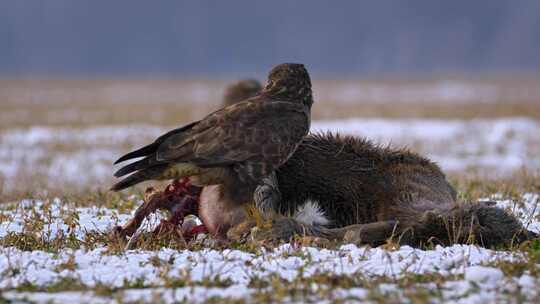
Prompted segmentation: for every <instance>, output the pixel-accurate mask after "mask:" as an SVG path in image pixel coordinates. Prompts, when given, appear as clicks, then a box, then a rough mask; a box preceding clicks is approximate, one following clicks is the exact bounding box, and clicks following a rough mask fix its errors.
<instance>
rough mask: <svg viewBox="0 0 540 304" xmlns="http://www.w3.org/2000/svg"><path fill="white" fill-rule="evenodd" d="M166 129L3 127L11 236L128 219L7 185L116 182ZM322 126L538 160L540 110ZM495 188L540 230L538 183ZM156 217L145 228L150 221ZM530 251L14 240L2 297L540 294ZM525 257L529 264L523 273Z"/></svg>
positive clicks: (492, 156)
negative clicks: (135, 151)
mask: <svg viewBox="0 0 540 304" xmlns="http://www.w3.org/2000/svg"><path fill="white" fill-rule="evenodd" d="M172 127H173V126H171V128H172ZM168 129H170V128H169V127H163V126H156V125H142V124H141V125H121V126H118V125H117V126H106V125H103V126H100V125H95V126H91V127H51V126H34V127H30V128H8V129H3V130H1V131H0V202H1V203H2V204H1V205H0V221H1V223H0V239H1V240H4V239H7V238H8V237H19V236H21V237H22V235H23V234H24V233H31V235H33V236H36V237H37V238H38V239H41V240H43V239H45V240H50V241H51V242H52V240H54V239H55V238H58V237H65V238H67V240H69V238H73V239H74V240H77V241H78V242H79V243H80V242H83V241H84V239H85V238H87V237H88V236H89V235H95V234H101V235H103V234H104V233H106V232H107V231H108V230H109V229H110V228H111V227H112V226H113V225H116V224H119V223H124V222H125V221H126V220H127V219H128V218H129V216H130V214H129V212H131V211H129V212H128V213H121V212H120V211H119V210H118V209H108V208H105V207H86V208H82V207H76V205H77V206H80V204H74V203H77V202H65V201H62V200H60V199H55V200H50V201H33V200H31V198H30V199H29V200H24V201H22V202H20V201H19V202H7V201H6V200H3V199H2V193H9V192H10V191H12V190H13V189H17V187H21V185H23V186H22V187H26V188H24V189H27V188H31V187H33V184H34V183H36V182H37V181H38V182H39V187H41V188H42V189H43V190H44V191H45V192H46V191H47V190H48V189H53V188H55V187H65V188H69V187H72V188H76V189H79V188H83V187H89V186H92V187H95V188H102V189H103V187H108V186H109V185H110V184H111V182H112V177H111V175H112V172H113V166H112V162H113V160H114V159H116V158H117V157H118V156H120V155H121V154H122V153H124V152H126V151H129V150H130V149H132V148H135V147H138V146H141V145H143V144H146V143H148V142H150V141H152V140H153V139H154V138H155V137H156V136H158V135H159V134H161V133H162V132H164V131H167V130H168ZM312 131H314V132H319V131H339V132H341V133H346V134H352V135H357V136H363V137H367V138H370V139H372V140H374V141H376V142H378V143H381V144H391V145H392V146H395V147H403V146H407V147H409V148H410V149H412V150H414V151H417V152H420V153H421V154H424V155H427V156H429V157H430V158H432V159H433V160H435V161H437V162H438V163H439V164H440V165H441V166H442V168H443V169H444V170H445V171H450V172H460V173H461V172H466V171H467V170H472V169H474V170H475V172H484V173H487V174H489V175H490V176H495V175H501V176H504V175H507V174H510V173H512V172H513V171H515V170H517V169H520V168H522V167H526V168H527V169H528V170H533V171H534V170H538V169H540V122H538V121H536V120H533V119H528V118H508V119H503V118H501V119H478V120H459V119H455V120H426V119H349V120H342V121H316V122H314V123H313V125H312ZM2 191H3V192H2ZM492 199H497V200H498V206H499V207H501V208H505V209H508V210H509V212H513V213H514V214H516V216H518V217H519V218H520V219H521V220H522V221H523V222H524V224H526V225H527V226H528V228H529V229H530V230H532V231H536V232H540V221H539V218H540V215H539V214H540V207H539V206H537V204H538V202H539V197H538V194H537V193H526V194H522V195H521V198H519V199H518V200H517V201H512V200H509V197H508V196H504V195H503V196H501V197H494V198H492ZM129 210H132V209H129ZM158 218H159V217H157V216H156V217H154V218H152V219H151V220H150V221H149V222H148V223H147V224H145V227H147V229H151V227H152V225H155V223H156V222H157V220H158ZM35 223H39V225H36V224H35ZM23 241H24V240H23ZM31 241H32V240H31V239H29V240H28V242H31ZM21 242H22V241H21ZM29 244H30V245H31V243H29ZM528 254H529V253H528V251H520V250H514V251H503V250H500V251H497V250H488V249H484V248H480V247H477V246H466V245H455V246H451V247H446V248H443V247H436V248H434V249H433V250H419V249H413V248H410V247H401V248H399V249H388V248H366V247H356V246H354V245H343V246H341V247H339V248H336V249H334V250H330V249H320V248H314V247H297V246H295V245H290V244H288V245H283V246H281V247H278V248H275V249H261V250H260V251H259V252H246V251H240V250H232V249H228V250H214V249H208V248H206V249H201V250H197V251H188V250H185V251H178V250H172V249H161V250H159V251H142V250H132V251H127V252H123V253H111V252H109V251H108V250H107V247H106V246H105V245H104V244H101V243H100V244H98V245H97V246H95V247H93V248H76V249H68V248H66V249H62V250H60V251H59V252H54V250H52V251H51V250H49V251H39V250H33V251H25V250H23V249H22V248H21V247H20V246H19V247H9V246H5V243H2V244H1V246H0V300H1V299H2V298H4V299H18V300H23V299H26V300H29V301H32V302H39V303H46V302H49V301H53V302H59V303H60V302H85V303H90V302H93V303H100V302H102V303H109V302H110V301H111V300H112V299H114V300H116V301H118V302H122V301H123V302H129V301H137V300H141V299H142V300H143V301H145V302H159V301H163V302H166V303H170V302H175V301H184V300H186V301H190V302H192V301H193V302H204V301H210V300H214V301H218V300H217V299H219V300H223V299H231V300H234V299H247V300H248V301H249V302H263V301H265V300H269V299H275V297H274V296H276V297H277V295H280V297H279V298H280V299H283V297H282V295H283V294H285V296H284V298H285V299H289V300H290V301H291V302H297V301H318V300H324V301H327V302H332V301H334V300H346V301H350V302H353V301H355V300H371V301H379V302H384V301H390V302H401V301H402V300H403V299H408V300H409V301H413V300H414V299H416V300H419V301H421V300H425V299H428V300H429V301H434V302H447V301H449V302H455V303H481V302H485V303H492V302H507V301H529V302H538V301H540V294H539V293H538V291H537V286H540V285H539V283H540V277H539V275H538V272H534V271H533V270H535V269H539V268H540V264H536V265H535V264H534V263H533V265H531V261H534V260H533V259H531V257H530V256H528ZM536 261H537V260H536ZM508 265H513V266H512V267H508ZM516 265H518V266H516ZM516 267H517V268H518V269H525V270H523V271H515V269H516ZM533 272H534V273H533Z"/></svg>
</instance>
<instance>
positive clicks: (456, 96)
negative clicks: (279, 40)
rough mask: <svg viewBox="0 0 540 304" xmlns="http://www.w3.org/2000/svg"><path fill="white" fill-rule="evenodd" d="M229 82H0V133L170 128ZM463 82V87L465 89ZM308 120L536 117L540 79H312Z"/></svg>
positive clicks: (212, 105)
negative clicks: (146, 125) (98, 126)
mask: <svg viewBox="0 0 540 304" xmlns="http://www.w3.org/2000/svg"><path fill="white" fill-rule="evenodd" d="M227 83H229V82H228V81H217V80H215V81H211V80H0V129H2V128H13V127H16V126H18V127H23V126H31V125H58V126H89V125H96V124H101V125H102V124H127V123H150V124H159V125H175V124H180V123H183V122H187V121H191V120H194V119H197V118H200V117H202V116H204V115H205V114H206V113H208V112H210V111H212V110H215V109H217V108H219V105H220V102H221V96H222V95H223V91H224V88H225V86H226V85H227ZM469 85H470V87H469ZM314 90H315V98H316V103H315V106H314V108H313V116H314V119H338V118H346V117H392V118H394V117H401V118H403V117H420V118H467V119H469V118H477V117H486V118H494V117H508V116H525V117H533V118H540V110H539V109H538V102H539V101H540V80H538V79H535V78H532V79H529V78H527V79H520V78H518V79H504V80H501V79H495V80H482V81H480V80H469V79H457V80H422V81H420V80H380V81H367V80H365V81H352V80H343V81H330V80H326V81H325V80H320V81H315V82H314Z"/></svg>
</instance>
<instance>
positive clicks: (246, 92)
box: [223, 79, 262, 107]
mask: <svg viewBox="0 0 540 304" xmlns="http://www.w3.org/2000/svg"><path fill="white" fill-rule="evenodd" d="M261 90H262V86H261V84H260V83H259V82H258V81H257V80H254V79H245V80H241V81H238V82H236V83H234V84H232V85H230V86H228V87H227V88H226V89H225V94H224V96H223V106H225V107H227V106H230V105H233V104H235V103H238V102H240V101H242V100H246V99H248V98H251V97H253V96H255V95H257V94H258V93H259V92H260V91H261Z"/></svg>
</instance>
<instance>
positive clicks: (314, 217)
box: [294, 200, 330, 226]
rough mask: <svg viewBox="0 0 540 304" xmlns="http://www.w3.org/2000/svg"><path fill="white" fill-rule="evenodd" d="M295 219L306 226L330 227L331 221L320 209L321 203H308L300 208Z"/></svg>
mask: <svg viewBox="0 0 540 304" xmlns="http://www.w3.org/2000/svg"><path fill="white" fill-rule="evenodd" d="M294 218H295V219H296V220H297V221H299V222H302V223H304V224H306V225H322V226H325V225H328V224H329V223H330V221H329V220H328V219H327V218H326V215H325V214H324V211H322V210H321V207H319V203H317V202H314V201H309V200H308V201H306V202H305V203H304V205H302V206H300V207H298V209H297V210H296V213H295V214H294Z"/></svg>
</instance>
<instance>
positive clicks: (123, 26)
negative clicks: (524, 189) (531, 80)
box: [0, 0, 540, 77]
mask: <svg viewBox="0 0 540 304" xmlns="http://www.w3.org/2000/svg"><path fill="white" fill-rule="evenodd" d="M338 4H339V5H338ZM539 54H540V1H538V0H519V1H515V0H477V1H471V0H451V1H450V0H447V1H438V0H409V1H398V0H396V1H390V0H378V1H330V0H328V1H321V0H302V1H298V0H296V1H291V0H283V1H254V0H246V1H229V0H228V1H223V0H221V1H220V0H215V1H210V0H197V1H189V2H188V1H173V0H171V1H147V0H144V1H143V0H125V1H113V0H86V1H80V0H50V1H42V0H34V1H30V0H28V1H27V0H0V76H8V77H9V76H14V75H15V76H21V75H22V76H25V75H41V76H66V75H67V76H82V77H86V76H89V77H95V76H132V77H138V76H142V77H147V76H164V77H193V76H205V77H208V76H210V77H227V76H234V77H237V76H244V75H261V74H265V73H266V71H267V70H268V69H269V68H270V67H271V66H272V65H274V64H277V63H280V62H302V63H305V64H307V65H308V67H309V69H310V70H311V71H315V72H317V73H318V74H319V75H328V76H343V77H355V76H364V75H373V74H381V73H402V74H403V73H417V72H428V73H455V72H458V73H463V72H465V73H468V72H470V73H492V72H497V73H500V72H509V71H510V72H516V71H525V72H536V71H538V70H540V55H539Z"/></svg>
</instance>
